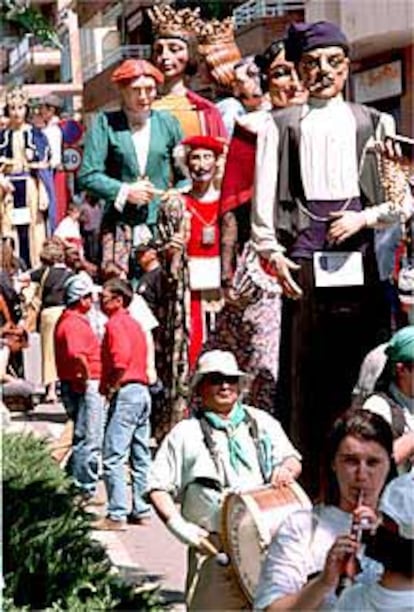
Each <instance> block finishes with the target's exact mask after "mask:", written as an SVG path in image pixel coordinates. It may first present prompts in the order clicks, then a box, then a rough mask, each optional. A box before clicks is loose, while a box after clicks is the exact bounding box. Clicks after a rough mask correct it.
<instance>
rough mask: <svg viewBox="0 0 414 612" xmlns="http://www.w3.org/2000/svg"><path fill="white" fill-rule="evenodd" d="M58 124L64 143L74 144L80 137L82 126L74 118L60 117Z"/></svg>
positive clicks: (82, 130)
mask: <svg viewBox="0 0 414 612" xmlns="http://www.w3.org/2000/svg"><path fill="white" fill-rule="evenodd" d="M59 125H60V129H61V130H62V135H63V143H64V144H65V145H69V146H70V145H74V144H76V143H78V142H79V141H80V140H81V139H82V136H83V132H84V127H83V125H82V124H81V123H79V121H76V119H62V120H61V121H60V124H59Z"/></svg>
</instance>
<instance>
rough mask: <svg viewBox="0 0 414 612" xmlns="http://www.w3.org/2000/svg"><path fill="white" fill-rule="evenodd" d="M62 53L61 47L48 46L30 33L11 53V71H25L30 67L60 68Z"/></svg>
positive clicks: (14, 72)
mask: <svg viewBox="0 0 414 612" xmlns="http://www.w3.org/2000/svg"><path fill="white" fill-rule="evenodd" d="M61 58H62V54H61V51H60V49H56V48H54V47H46V46H45V45H43V44H42V43H39V42H38V41H37V40H36V38H35V37H34V36H31V35H28V36H25V37H24V38H23V40H22V41H21V42H20V43H19V44H18V45H17V46H16V47H14V48H13V49H11V50H10V53H9V71H10V73H11V74H16V73H21V72H25V71H27V70H30V68H44V69H45V70H46V69H48V68H58V67H59V66H60V63H61Z"/></svg>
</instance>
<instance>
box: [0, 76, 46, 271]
mask: <svg viewBox="0 0 414 612" xmlns="http://www.w3.org/2000/svg"><path fill="white" fill-rule="evenodd" d="M6 102H7V104H6V113H7V116H8V117H9V123H8V126H7V128H5V129H3V130H0V158H1V166H0V206H1V207H2V211H3V212H2V215H1V216H0V234H1V236H9V235H12V236H13V237H14V239H15V240H16V244H17V250H18V256H19V257H21V258H22V259H23V260H24V261H25V263H26V265H27V266H28V267H30V266H36V265H38V263H39V255H40V251H41V249H42V245H43V242H44V239H45V237H46V211H47V210H48V208H49V205H51V203H52V201H54V188H53V180H52V175H51V170H50V161H49V160H50V147H49V143H48V140H47V138H46V136H45V135H44V134H43V132H42V131H41V130H39V129H38V128H35V127H33V126H32V125H30V124H29V123H28V122H27V114H28V108H29V107H28V102H29V99H28V96H27V94H26V92H25V91H24V89H22V88H21V87H16V88H14V89H12V90H11V91H9V92H8V94H7V95H6Z"/></svg>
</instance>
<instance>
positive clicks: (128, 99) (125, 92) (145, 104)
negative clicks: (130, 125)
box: [120, 75, 157, 114]
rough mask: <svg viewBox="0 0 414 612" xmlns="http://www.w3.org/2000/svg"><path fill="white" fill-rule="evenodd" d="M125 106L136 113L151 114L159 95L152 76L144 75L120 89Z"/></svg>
mask: <svg viewBox="0 0 414 612" xmlns="http://www.w3.org/2000/svg"><path fill="white" fill-rule="evenodd" d="M120 91H121V96H122V100H123V103H124V104H125V106H126V107H127V108H128V109H129V110H131V111H133V112H135V113H143V114H146V113H149V112H150V110H151V105H152V103H153V101H154V100H155V98H156V95H157V84H156V82H155V79H154V78H153V77H152V76H147V75H142V76H140V77H138V78H136V79H134V80H133V81H131V82H130V83H128V85H124V86H123V87H121V88H120Z"/></svg>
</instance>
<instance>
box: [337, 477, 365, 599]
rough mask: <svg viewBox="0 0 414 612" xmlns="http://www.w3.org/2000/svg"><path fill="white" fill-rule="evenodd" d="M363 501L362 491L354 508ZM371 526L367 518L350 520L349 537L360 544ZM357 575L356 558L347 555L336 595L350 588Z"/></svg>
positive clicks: (352, 555)
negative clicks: (351, 536) (363, 535)
mask: <svg viewBox="0 0 414 612" xmlns="http://www.w3.org/2000/svg"><path fill="white" fill-rule="evenodd" d="M363 499H364V492H363V491H362V489H361V490H360V492H359V495H358V501H357V505H356V507H357V508H358V507H359V506H361V505H362V503H363ZM370 526H371V524H370V520H369V518H367V517H365V518H364V517H362V518H361V519H356V518H355V517H354V518H353V519H352V525H351V529H350V532H349V533H350V535H353V536H355V538H356V541H357V543H358V544H360V543H361V540H362V534H363V532H364V531H365V530H366V529H369V528H370ZM356 573H357V564H356V556H355V554H350V555H348V558H347V559H346V560H345V562H344V567H343V570H342V573H341V575H340V576H339V582H338V586H337V587H336V591H335V593H336V595H338V596H339V595H340V594H341V593H342V591H343V590H344V589H346V588H347V587H349V586H352V585H353V584H354V582H355V575H356Z"/></svg>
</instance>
